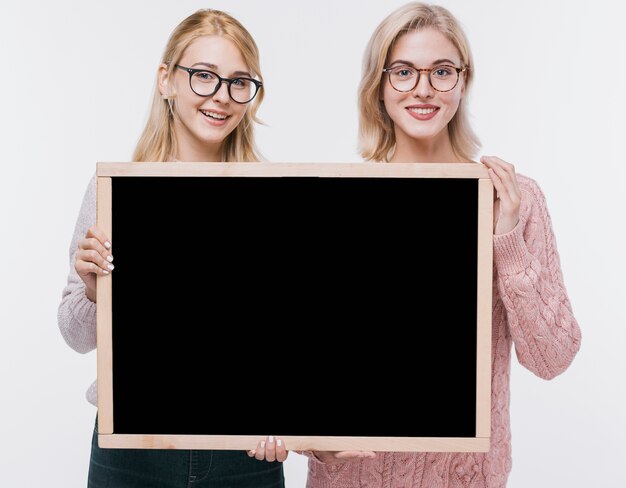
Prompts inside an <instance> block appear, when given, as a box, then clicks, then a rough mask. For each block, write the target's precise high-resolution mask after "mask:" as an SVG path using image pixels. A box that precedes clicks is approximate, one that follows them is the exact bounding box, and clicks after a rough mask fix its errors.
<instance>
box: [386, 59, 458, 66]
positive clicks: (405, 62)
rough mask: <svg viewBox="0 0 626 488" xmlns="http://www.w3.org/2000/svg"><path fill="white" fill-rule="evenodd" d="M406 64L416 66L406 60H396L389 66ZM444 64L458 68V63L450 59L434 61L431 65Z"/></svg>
mask: <svg viewBox="0 0 626 488" xmlns="http://www.w3.org/2000/svg"><path fill="white" fill-rule="evenodd" d="M398 63H401V64H406V65H407V66H412V67H413V68H415V65H414V64H413V63H411V61H405V60H404V59H396V60H395V61H394V62H393V63H391V64H390V65H389V66H393V65H394V64H398ZM442 63H450V64H451V65H453V66H456V63H455V62H454V61H452V60H450V59H447V58H444V59H437V60H435V61H433V62H432V63H431V64H432V65H438V64H442Z"/></svg>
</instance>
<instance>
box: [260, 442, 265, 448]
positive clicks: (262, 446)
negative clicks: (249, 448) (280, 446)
mask: <svg viewBox="0 0 626 488" xmlns="http://www.w3.org/2000/svg"><path fill="white" fill-rule="evenodd" d="M264 448H265V441H261V449H264Z"/></svg>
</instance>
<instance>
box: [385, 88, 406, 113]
mask: <svg viewBox="0 0 626 488" xmlns="http://www.w3.org/2000/svg"><path fill="white" fill-rule="evenodd" d="M404 96H405V95H404V94H403V93H400V92H397V91H396V90H394V89H393V88H391V87H390V86H389V83H387V85H385V88H384V89H383V104H384V106H385V109H386V110H387V113H390V112H397V111H398V110H399V107H398V103H399V102H400V100H401V99H402V98H404Z"/></svg>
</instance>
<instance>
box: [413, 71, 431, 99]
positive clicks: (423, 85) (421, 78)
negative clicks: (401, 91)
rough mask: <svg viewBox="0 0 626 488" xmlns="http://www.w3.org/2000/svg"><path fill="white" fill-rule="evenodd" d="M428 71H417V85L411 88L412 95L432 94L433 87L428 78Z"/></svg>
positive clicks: (422, 96)
mask: <svg viewBox="0 0 626 488" xmlns="http://www.w3.org/2000/svg"><path fill="white" fill-rule="evenodd" d="M428 75H429V73H427V72H425V71H418V73H417V76H418V78H417V85H415V88H413V96H414V97H415V98H430V97H432V96H433V87H432V86H431V85H430V81H429V80H428Z"/></svg>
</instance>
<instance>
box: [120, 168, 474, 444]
mask: <svg viewBox="0 0 626 488" xmlns="http://www.w3.org/2000/svg"><path fill="white" fill-rule="evenodd" d="M478 200H479V180H478V179H472V178H389V177H381V178H376V177H367V178H365V177H345V176H344V177H309V176H266V177H252V176H251V177H247V176H239V177H195V176H194V177H191V176H159V177H154V176H119V177H114V178H111V201H112V205H111V223H112V236H113V239H112V242H113V254H114V256H115V265H116V267H115V271H114V273H112V279H111V282H112V287H111V290H112V306H111V323H112V325H111V334H112V411H113V433H114V434H116V435H118V434H119V435H125V434H130V435H135V434H141V435H146V434H148V435H172V436H187V435H189V436H198V435H200V436H265V435H268V434H274V435H280V436H307V437H308V436H314V437H319V436H321V437H328V436H332V437H337V436H338V437H344V436H345V437H369V438H376V437H382V438H391V437H393V438H431V437H434V438H448V437H449V438H475V437H477V432H476V425H477V424H476V419H477V396H476V392H477V367H476V365H477V295H478V289H477V281H478V275H477V270H478V267H477V253H478V228H479V225H478V224H479V222H478ZM287 378H288V379H287ZM244 412H245V413H244Z"/></svg>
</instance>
